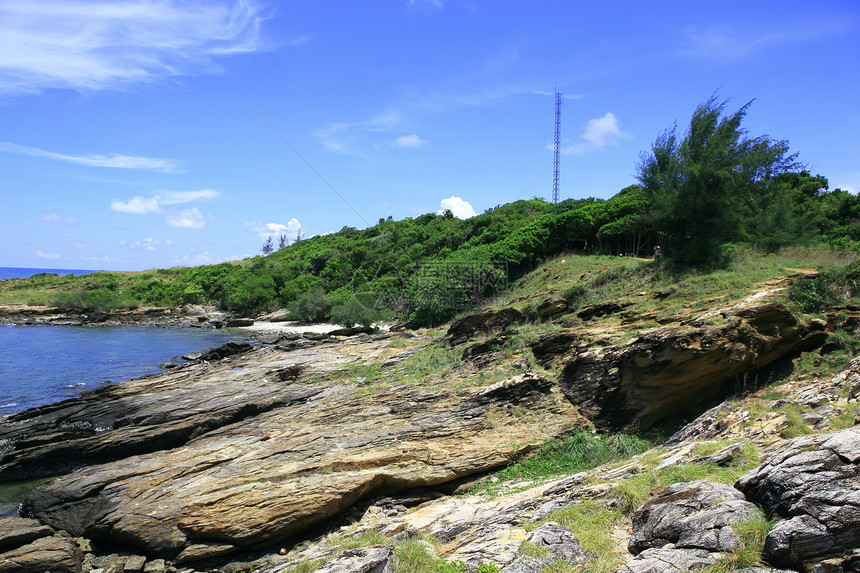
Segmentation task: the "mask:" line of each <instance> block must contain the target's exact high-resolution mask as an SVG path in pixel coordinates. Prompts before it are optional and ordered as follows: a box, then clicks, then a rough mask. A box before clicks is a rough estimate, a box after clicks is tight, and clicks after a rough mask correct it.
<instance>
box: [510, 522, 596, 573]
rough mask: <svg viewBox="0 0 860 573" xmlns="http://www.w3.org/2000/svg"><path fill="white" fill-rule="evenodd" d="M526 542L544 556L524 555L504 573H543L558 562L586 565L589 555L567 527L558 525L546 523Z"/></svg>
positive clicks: (532, 533)
mask: <svg viewBox="0 0 860 573" xmlns="http://www.w3.org/2000/svg"><path fill="white" fill-rule="evenodd" d="M526 542H528V543H530V544H531V545H532V546H533V547H535V548H537V550H538V551H540V553H542V555H529V554H527V553H524V554H522V555H520V556H519V557H517V558H516V559H514V560H513V561H512V562H511V563H510V564H509V565H506V566H505V567H504V568H503V569H502V571H503V572H504V573H542V572H543V571H546V567H547V566H549V565H552V564H553V563H555V562H557V561H563V562H565V563H585V562H586V561H588V555H586V554H585V552H584V551H583V550H582V546H580V544H579V541H578V540H577V539H576V537H574V536H573V533H571V531H570V530H569V529H567V528H566V527H562V526H561V525H559V524H557V523H552V522H550V523H545V524H543V525H541V526H540V527H538V528H537V529H535V530H534V531H532V532H531V533H530V534H529V536H528V538H526Z"/></svg>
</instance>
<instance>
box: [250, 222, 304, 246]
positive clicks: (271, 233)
mask: <svg viewBox="0 0 860 573" xmlns="http://www.w3.org/2000/svg"><path fill="white" fill-rule="evenodd" d="M245 224H246V225H248V227H250V228H251V230H252V231H254V232H255V233H257V234H258V235H260V238H261V239H263V240H266V239H268V238H269V237H272V238H274V239H276V240H277V239H278V237H280V236H281V235H286V236H287V239H288V240H289V241H295V240H296V237H297V236H298V233H299V229H301V228H302V224H301V223H299V220H298V219H296V218H295V217H293V218H292V219H290V220H289V221H287V224H286V225H285V224H283V223H258V222H256V221H252V222H247V221H246V222H245Z"/></svg>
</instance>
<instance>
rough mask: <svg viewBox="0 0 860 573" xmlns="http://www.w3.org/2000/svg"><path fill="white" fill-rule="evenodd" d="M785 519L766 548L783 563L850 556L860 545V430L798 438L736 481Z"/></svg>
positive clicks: (851, 558)
mask: <svg viewBox="0 0 860 573" xmlns="http://www.w3.org/2000/svg"><path fill="white" fill-rule="evenodd" d="M737 486H738V488H739V489H740V490H741V491H743V492H744V493H745V494H746V495H747V497H749V498H750V499H752V500H754V501H756V502H757V503H760V504H761V505H762V506H763V507H764V508H765V509H767V510H768V511H770V512H773V513H775V514H776V515H778V516H780V517H781V518H783V520H782V521H780V522H779V523H777V525H776V526H775V527H774V528H773V530H772V531H771V532H770V533H769V534H768V536H767V540H766V545H765V549H766V551H767V552H768V554H769V556H770V557H771V559H773V561H774V562H775V563H777V564H779V565H783V566H788V567H797V566H799V565H801V564H802V563H806V562H809V561H812V560H815V559H820V558H825V557H839V556H843V555H844V556H846V558H847V559H849V560H852V561H853V560H854V559H855V556H853V555H849V554H850V553H851V552H852V551H853V550H854V549H856V548H858V547H860V428H852V429H847V430H843V431H841V432H838V433H835V434H832V435H829V436H828V435H825V436H814V437H803V438H798V439H797V440H796V441H794V442H793V443H792V445H791V447H789V448H788V449H787V450H785V451H784V452H782V453H780V454H778V455H775V456H772V457H771V458H769V459H768V460H767V461H765V463H763V464H762V465H761V467H759V468H758V469H756V470H754V471H752V472H750V473H748V474H746V475H745V476H743V477H742V478H741V479H740V480H739V481H738V484H737Z"/></svg>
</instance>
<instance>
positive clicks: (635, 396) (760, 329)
mask: <svg viewBox="0 0 860 573" xmlns="http://www.w3.org/2000/svg"><path fill="white" fill-rule="evenodd" d="M726 319H727V320H725V321H722V322H723V324H717V325H707V324H706V321H704V320H699V321H693V322H691V323H689V324H687V325H683V326H678V327H671V328H665V329H660V330H656V331H651V332H648V333H646V334H643V335H641V336H639V337H638V338H636V339H635V340H634V341H632V342H631V343H629V344H626V345H623V346H609V347H599V348H588V349H585V350H584V351H582V352H579V353H578V354H576V355H575V356H574V357H573V358H572V359H571V360H569V361H568V362H567V364H566V365H565V367H564V369H563V370H562V372H561V375H560V377H559V385H560V387H561V389H562V391H563V392H564V393H565V395H566V396H567V397H568V399H570V401H571V402H572V403H573V404H575V405H576V406H577V407H578V408H579V409H580V411H581V412H582V413H583V414H584V415H585V416H587V417H588V418H589V419H590V420H592V421H593V422H594V423H595V425H597V426H598V427H600V428H604V429H611V430H619V429H623V428H634V429H642V430H644V429H647V428H650V427H651V426H653V425H654V424H656V423H658V422H665V421H667V420H670V419H671V420H676V421H681V420H688V419H691V418H694V417H695V416H697V415H698V414H699V413H700V412H701V411H702V410H703V409H705V408H706V407H708V406H709V405H711V403H712V402H713V401H714V400H715V399H719V398H721V397H723V396H725V395H726V394H727V393H729V392H730V391H731V390H732V389H734V390H741V389H744V383H745V382H746V379H747V378H748V377H750V376H755V374H756V373H757V372H759V371H761V370H762V369H764V368H766V367H768V366H769V365H771V364H773V363H774V361H776V360H778V359H780V358H783V357H785V356H790V355H791V354H793V353H796V352H800V351H802V350H811V349H814V348H817V347H818V346H820V345H821V344H822V343H823V342H824V340H825V339H826V338H827V334H826V333H825V332H823V331H810V330H809V329H808V328H805V327H803V326H801V325H800V324H799V323H798V321H797V319H796V318H795V317H794V316H793V315H792V314H791V313H790V312H789V311H788V309H786V308H785V307H784V306H782V305H779V304H764V305H759V306H748V307H742V308H739V309H733V310H731V311H730V312H727V313H726Z"/></svg>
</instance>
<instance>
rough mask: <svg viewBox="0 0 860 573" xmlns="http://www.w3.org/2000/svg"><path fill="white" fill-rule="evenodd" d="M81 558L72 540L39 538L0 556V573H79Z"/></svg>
mask: <svg viewBox="0 0 860 573" xmlns="http://www.w3.org/2000/svg"><path fill="white" fill-rule="evenodd" d="M81 558H82V555H81V550H80V549H79V548H78V546H77V545H76V544H75V542H74V541H73V540H72V539H70V538H68V537H62V536H59V535H54V536H52V537H41V538H39V539H36V540H34V541H32V542H31V543H28V544H26V545H22V546H21V547H18V548H17V549H13V550H11V551H7V552H6V553H2V554H0V573H45V572H46V571H49V572H50V573H81V561H82V560H81Z"/></svg>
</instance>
